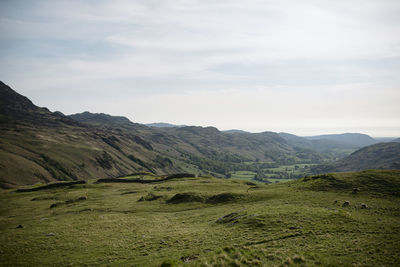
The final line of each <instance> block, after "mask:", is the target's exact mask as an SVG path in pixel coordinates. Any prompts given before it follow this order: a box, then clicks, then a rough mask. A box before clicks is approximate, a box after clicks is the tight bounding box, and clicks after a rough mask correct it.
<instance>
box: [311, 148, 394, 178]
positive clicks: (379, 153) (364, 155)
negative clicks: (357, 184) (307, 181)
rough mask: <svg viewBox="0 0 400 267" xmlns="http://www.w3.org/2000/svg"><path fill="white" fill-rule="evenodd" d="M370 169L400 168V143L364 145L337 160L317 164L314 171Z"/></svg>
mask: <svg viewBox="0 0 400 267" xmlns="http://www.w3.org/2000/svg"><path fill="white" fill-rule="evenodd" d="M368 169H400V143H396V142H389V143H378V144H374V145H371V146H367V147H363V148H361V149H359V150H357V151H356V152H354V153H352V154H351V155H349V156H347V157H345V158H343V159H341V160H339V161H337V162H334V163H330V164H323V165H319V166H315V167H314V169H313V172H314V173H326V172H345V171H361V170H368Z"/></svg>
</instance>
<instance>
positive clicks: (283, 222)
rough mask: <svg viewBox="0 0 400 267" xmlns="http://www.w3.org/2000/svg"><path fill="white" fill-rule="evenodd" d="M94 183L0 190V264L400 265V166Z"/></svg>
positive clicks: (93, 181)
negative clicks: (276, 178)
mask: <svg viewBox="0 0 400 267" xmlns="http://www.w3.org/2000/svg"><path fill="white" fill-rule="evenodd" d="M120 179H121V180H124V179H123V178H120ZM144 179H154V178H151V177H148V178H144ZM95 182H96V180H91V181H89V183H87V184H77V185H72V186H71V185H68V186H64V187H61V186H58V187H52V188H49V187H47V188H41V189H42V190H36V191H33V192H15V191H14V190H1V189H0V251H1V257H0V265H1V266H64V265H72V266H81V265H100V266H103V265H104V266H150V267H151V266H398V265H399V258H398V251H399V247H400V235H399V232H400V226H399V225H400V224H399V216H400V213H399V205H400V198H399V184H400V171H368V172H360V173H345V174H329V175H326V176H315V177H308V178H305V179H302V180H297V181H293V182H288V183H282V184H274V185H264V184H259V185H255V184H249V183H247V182H244V181H238V180H232V179H216V178H212V177H197V178H195V177H188V178H185V177H181V178H175V179H170V180H164V181H163V182H157V183H131V182H130V183H123V182H120V183H95ZM354 188H358V191H357V193H353V191H354V190H353V189H354ZM345 203H346V204H345Z"/></svg>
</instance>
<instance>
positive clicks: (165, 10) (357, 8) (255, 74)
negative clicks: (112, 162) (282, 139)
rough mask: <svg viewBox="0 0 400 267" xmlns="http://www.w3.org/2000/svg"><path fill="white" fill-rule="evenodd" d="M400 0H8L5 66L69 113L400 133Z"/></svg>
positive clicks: (16, 85)
mask: <svg viewBox="0 0 400 267" xmlns="http://www.w3.org/2000/svg"><path fill="white" fill-rule="evenodd" d="M398 14H400V1H398V0H383V1H382V0H337V1H331V0H304V1H296V0H263V1H261V0H248V1H242V0H229V1H228V0H219V1H214V0H198V1H197V0H164V1H162V0H159V1H156V0H131V1H125V0H112V1H111V0H110V1H104V0H96V1H95V0H87V1H79V0H75V1H61V0H56V1H54V0H48V1H44V0H35V1H31V0H27V1H20V0H0V80H2V81H3V82H5V83H6V84H8V85H9V86H11V87H12V88H13V89H14V90H16V91H17V92H19V93H20V94H23V95H25V96H27V97H28V98H30V99H31V100H32V101H33V102H34V103H35V104H36V105H38V106H42V107H48V108H49V109H50V110H52V111H61V112H63V113H65V114H73V113H79V112H83V111H90V112H97V113H99V112H103V113H107V114H111V115H121V116H126V117H128V118H129V119H130V120H132V121H134V122H138V123H152V122H168V123H174V124H186V125H200V126H215V127H217V128H219V129H220V130H227V129H242V130H247V131H251V132H262V131H275V132H289V133H293V134H297V135H317V134H327V133H344V132H361V133H366V134H369V135H371V136H382V137H383V136H393V137H398V136H400V16H399V15H398Z"/></svg>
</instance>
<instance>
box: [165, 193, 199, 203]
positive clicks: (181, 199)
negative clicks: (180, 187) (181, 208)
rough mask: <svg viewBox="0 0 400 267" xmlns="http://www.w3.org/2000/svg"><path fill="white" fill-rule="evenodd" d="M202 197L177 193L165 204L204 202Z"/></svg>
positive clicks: (194, 194)
mask: <svg viewBox="0 0 400 267" xmlns="http://www.w3.org/2000/svg"><path fill="white" fill-rule="evenodd" d="M204 200H205V198H204V196H202V195H200V194H197V193H191V192H189V193H179V194H176V195H174V196H173V197H172V198H170V199H169V200H168V201H167V203H172V204H179V203H187V202H204Z"/></svg>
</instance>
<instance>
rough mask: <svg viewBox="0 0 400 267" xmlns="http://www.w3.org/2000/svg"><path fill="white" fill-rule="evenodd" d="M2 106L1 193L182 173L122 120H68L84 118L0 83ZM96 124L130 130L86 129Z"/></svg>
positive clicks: (87, 115)
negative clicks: (45, 184) (39, 184)
mask: <svg viewBox="0 0 400 267" xmlns="http://www.w3.org/2000/svg"><path fill="white" fill-rule="evenodd" d="M0 103H1V105H0V136H1V138H0V167H1V168H0V184H1V185H2V186H3V187H9V186H15V185H19V184H32V183H36V182H51V181H56V180H80V179H84V180H87V179H92V178H100V177H103V178H106V177H115V176H119V175H126V174H129V173H132V172H137V171H151V172H159V173H171V172H178V171H180V170H181V169H180V168H176V167H175V166H174V164H173V162H172V161H171V160H170V159H168V158H166V157H164V156H163V155H162V153H159V152H158V151H155V148H157V147H156V146H153V145H152V144H151V143H150V142H148V141H146V140H144V139H143V138H142V137H141V136H144V134H143V133H142V132H143V131H145V129H147V127H146V126H137V125H135V124H133V123H131V122H129V121H127V120H126V119H121V118H120V117H117V120H116V122H115V123H110V118H111V116H108V115H102V114H100V115H98V114H96V115H95V116H91V115H90V114H87V113H85V114H84V116H72V117H75V118H79V119H82V118H83V117H84V118H86V119H85V123H83V122H82V121H83V120H81V121H77V120H75V119H72V118H71V117H68V116H64V115H63V114H62V113H60V112H55V113H52V112H50V111H49V110H48V109H46V108H40V107H37V106H35V105H34V104H33V103H32V102H31V101H30V100H29V99H28V98H26V97H24V96H22V95H20V94H18V93H16V92H15V91H13V90H12V89H11V88H10V87H8V86H7V85H5V84H4V83H0ZM99 118H100V119H101V120H102V122H103V123H105V122H107V123H108V125H110V124H121V123H126V124H128V125H130V129H129V131H128V130H126V129H124V128H121V127H120V128H104V127H103V126H96V125H90V124H88V123H87V122H90V123H91V122H93V121H95V120H96V119H99ZM104 118H105V119H106V120H104ZM111 119H112V118H111Z"/></svg>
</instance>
